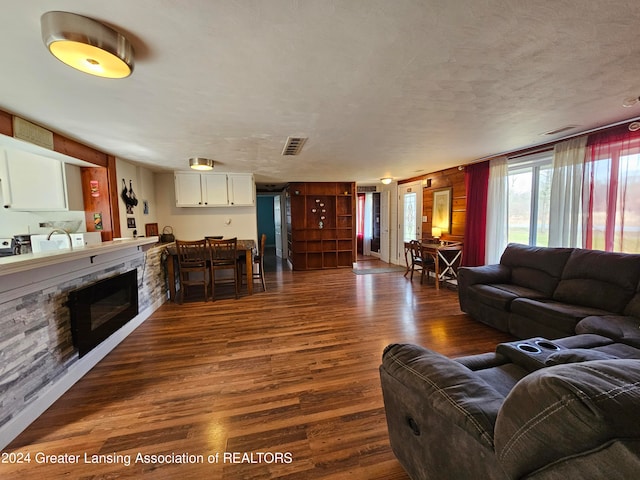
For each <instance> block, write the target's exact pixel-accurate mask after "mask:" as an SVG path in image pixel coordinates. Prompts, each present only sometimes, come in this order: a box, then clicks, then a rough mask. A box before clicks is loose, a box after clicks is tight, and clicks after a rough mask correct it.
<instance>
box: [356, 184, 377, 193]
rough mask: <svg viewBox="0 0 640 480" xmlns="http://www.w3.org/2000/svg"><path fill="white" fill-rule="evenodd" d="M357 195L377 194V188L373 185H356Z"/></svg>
mask: <svg viewBox="0 0 640 480" xmlns="http://www.w3.org/2000/svg"><path fill="white" fill-rule="evenodd" d="M357 189H358V193H370V192H377V191H378V188H377V187H376V186H375V185H358V186H357Z"/></svg>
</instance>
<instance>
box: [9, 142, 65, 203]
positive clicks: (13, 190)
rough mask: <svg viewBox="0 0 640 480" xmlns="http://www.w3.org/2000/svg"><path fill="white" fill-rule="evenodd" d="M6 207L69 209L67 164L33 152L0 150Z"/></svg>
mask: <svg viewBox="0 0 640 480" xmlns="http://www.w3.org/2000/svg"><path fill="white" fill-rule="evenodd" d="M0 187H1V188H2V202H3V203H2V205H3V207H4V208H8V209H12V210H21V211H60V210H68V209H69V204H68V199H67V188H66V177H65V168H64V163H63V162H61V161H60V160H56V159H53V158H47V157H43V156H41V155H37V154H35V153H31V152H23V151H19V150H2V149H0Z"/></svg>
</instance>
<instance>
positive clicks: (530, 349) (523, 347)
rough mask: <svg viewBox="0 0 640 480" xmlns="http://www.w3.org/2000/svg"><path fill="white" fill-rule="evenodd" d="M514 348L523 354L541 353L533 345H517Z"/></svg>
mask: <svg viewBox="0 0 640 480" xmlns="http://www.w3.org/2000/svg"><path fill="white" fill-rule="evenodd" d="M516 348H517V349H518V350H522V351H523V352H527V353H533V354H536V353H541V352H542V350H540V349H539V348H538V347H536V346H535V345H529V344H528V343H519V344H517V345H516Z"/></svg>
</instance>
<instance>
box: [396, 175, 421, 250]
mask: <svg viewBox="0 0 640 480" xmlns="http://www.w3.org/2000/svg"><path fill="white" fill-rule="evenodd" d="M398 220H399V222H398V260H399V261H400V260H401V261H402V262H404V258H400V257H401V256H402V255H404V242H410V241H411V240H420V239H421V238H422V182H413V183H407V184H404V185H400V186H399V187H398Z"/></svg>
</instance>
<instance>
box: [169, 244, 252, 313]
mask: <svg viewBox="0 0 640 480" xmlns="http://www.w3.org/2000/svg"><path fill="white" fill-rule="evenodd" d="M255 248H256V241H255V240H240V239H238V243H237V247H236V249H237V252H238V258H242V257H244V258H245V264H246V276H247V293H248V294H249V295H252V294H253V254H254V251H255ZM165 250H166V252H167V261H166V265H167V281H168V283H169V299H170V300H171V301H175V298H176V279H177V274H178V271H177V263H178V252H177V249H176V244H175V242H171V243H169V244H167V245H166V246H165Z"/></svg>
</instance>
